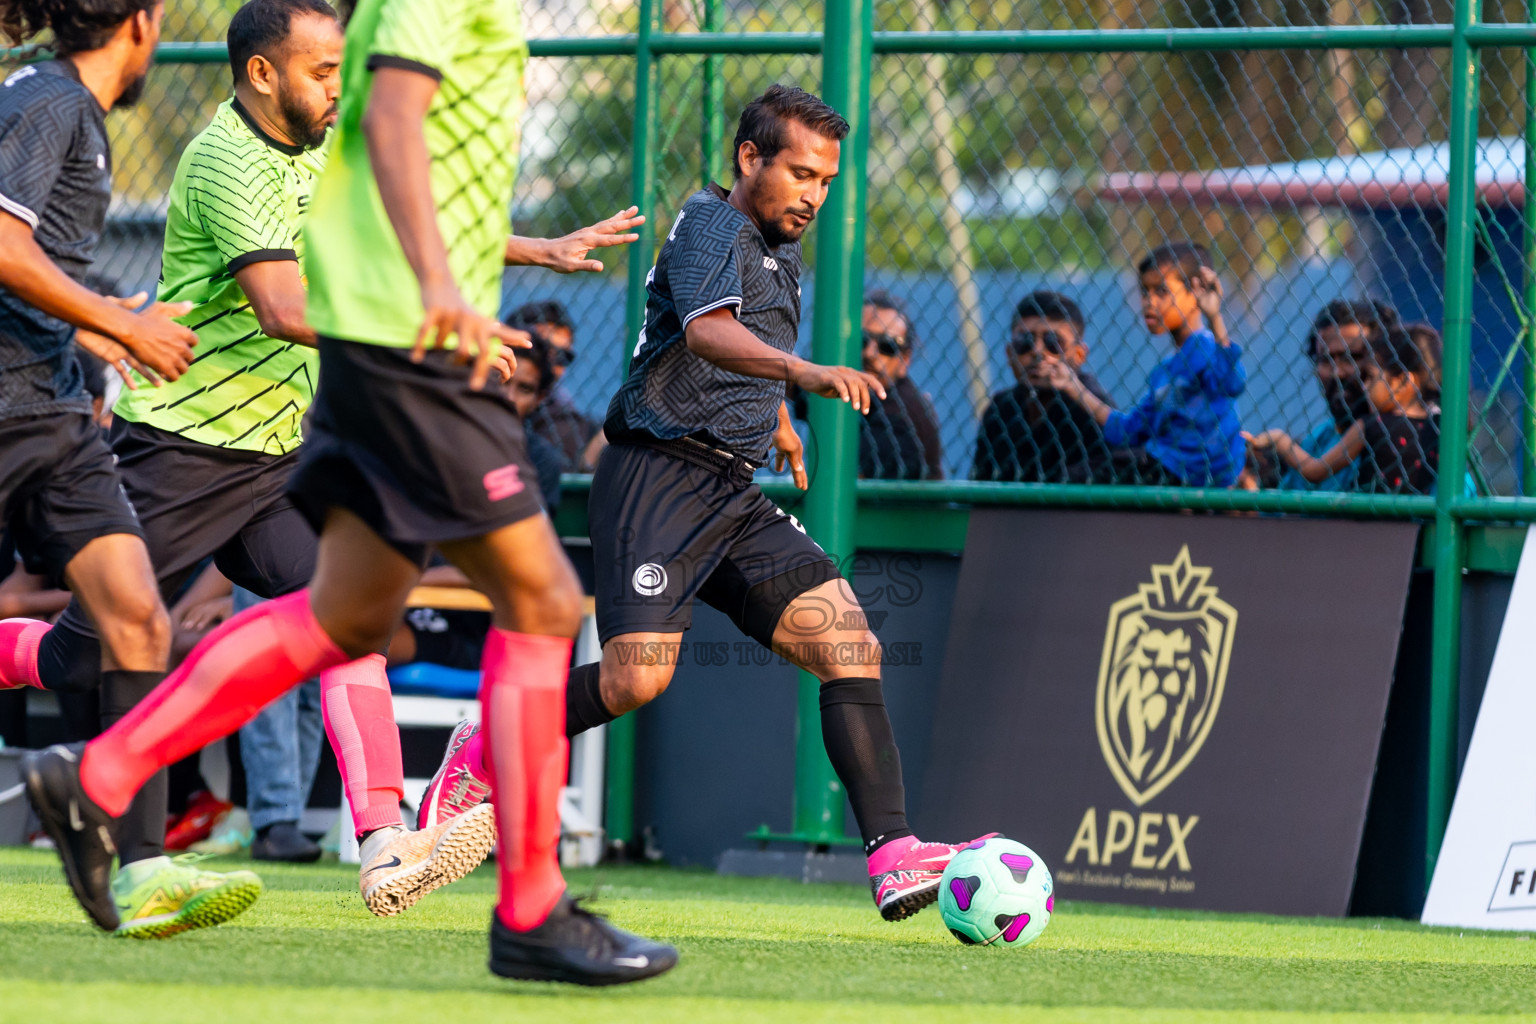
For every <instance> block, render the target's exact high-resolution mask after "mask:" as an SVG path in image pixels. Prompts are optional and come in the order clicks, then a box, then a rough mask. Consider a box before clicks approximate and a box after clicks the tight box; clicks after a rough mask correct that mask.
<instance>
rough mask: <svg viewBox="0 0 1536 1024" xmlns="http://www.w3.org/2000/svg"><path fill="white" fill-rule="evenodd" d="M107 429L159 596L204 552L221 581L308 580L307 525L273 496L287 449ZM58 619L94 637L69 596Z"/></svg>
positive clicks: (266, 591)
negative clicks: (276, 451) (272, 451)
mask: <svg viewBox="0 0 1536 1024" xmlns="http://www.w3.org/2000/svg"><path fill="white" fill-rule="evenodd" d="M110 436H111V441H112V452H113V454H115V455H116V456H117V470H118V474H119V475H120V476H121V477H122V481H123V488H124V490H125V491H126V492H127V495H128V498H129V500H130V501H132V502H133V507H134V508H135V509H136V510H137V511H138V514H139V521H140V523H141V524H142V526H143V532H142V534H141V535H142V536H143V538H144V543H145V544H146V545H147V546H148V548H149V559H150V562H151V563H152V564H153V565H154V567H155V578H156V579H157V580H158V581H159V584H160V595H161V597H162V599H163V600H165V601H166V602H167V603H169V602H171V601H172V600H174V599H175V597H176V595H177V594H178V593H179V592H180V591H181V589H182V587H183V586H184V585H185V584H186V583H187V581H188V579H189V578H190V577H191V576H192V575H193V573H195V572H196V571H197V570H198V567H199V566H200V565H201V564H202V563H203V562H204V561H205V560H206V559H208V558H210V557H211V558H212V559H213V562H214V564H215V565H216V566H218V568H219V571H220V572H222V573H223V574H224V575H225V576H227V577H229V579H230V581H231V582H233V583H234V584H235V585H237V586H241V587H244V588H245V589H246V590H249V591H251V592H252V593H254V594H256V595H258V596H260V597H265V598H271V597H281V596H282V595H284V594H290V593H292V592H293V591H295V590H299V589H300V588H302V587H305V586H307V585H308V584H309V578H310V577H311V576H313V575H314V572H315V551H316V540H315V531H314V530H313V529H311V528H310V525H309V523H308V522H307V521H306V520H305V519H304V517H303V516H302V515H300V514H299V511H298V509H296V508H294V507H293V504H292V503H291V502H289V500H288V498H287V496H286V495H285V494H284V493H283V489H284V488H285V487H286V486H287V484H288V478H289V477H290V476H292V475H293V470H294V467H295V466H296V465H297V464H298V455H297V453H289V454H287V455H265V454H262V453H260V452H248V451H242V450H240V449H236V448H216V447H214V446H213V445H208V444H202V443H200V442H198V441H189V440H187V439H186V438H184V437H181V436H180V435H178V434H173V433H171V432H170V431H166V430H160V429H158V428H156V427H151V426H148V425H147V424H143V423H133V422H130V421H128V420H124V419H121V418H119V419H117V420H116V421H114V422H113V424H112V430H111V435H110ZM62 622H63V623H64V624H66V625H68V626H69V628H70V629H73V630H75V631H76V632H78V633H83V634H85V635H86V636H91V635H94V632H95V631H94V630H93V629H92V628H91V622H90V619H89V618H88V617H87V616H86V614H85V612H84V610H83V609H81V607H80V605H79V602H71V603H70V606H69V607H68V608H67V609H66V610H65V612H64V618H63V620H62Z"/></svg>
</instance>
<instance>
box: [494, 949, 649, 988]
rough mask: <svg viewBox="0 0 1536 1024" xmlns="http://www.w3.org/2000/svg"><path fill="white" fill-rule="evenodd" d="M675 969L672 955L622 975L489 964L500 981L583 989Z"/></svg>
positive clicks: (516, 964) (639, 979)
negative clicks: (505, 979) (548, 982)
mask: <svg viewBox="0 0 1536 1024" xmlns="http://www.w3.org/2000/svg"><path fill="white" fill-rule="evenodd" d="M676 966H677V955H676V954H675V953H674V954H673V955H672V956H671V957H670V958H668V957H663V958H660V959H657V960H655V961H653V962H652V963H650V964H648V965H647V966H645V967H641V968H633V969H630V970H626V971H625V972H624V973H622V974H600V973H595V972H586V971H575V970H571V969H569V968H564V967H554V966H542V965H538V964H527V963H521V962H518V963H506V962H500V963H498V962H497V960H496V958H495V957H492V958H491V961H490V968H491V973H492V974H494V975H496V976H498V977H501V978H510V979H512V980H514V981H555V982H561V983H564V984H567V985H583V986H586V987H587V988H604V987H606V986H609V985H627V984H629V983H630V982H633V981H644V980H645V979H647V978H654V977H656V976H657V975H658V974H665V973H666V972H667V971H670V970H671V969H672V968H674V967H676Z"/></svg>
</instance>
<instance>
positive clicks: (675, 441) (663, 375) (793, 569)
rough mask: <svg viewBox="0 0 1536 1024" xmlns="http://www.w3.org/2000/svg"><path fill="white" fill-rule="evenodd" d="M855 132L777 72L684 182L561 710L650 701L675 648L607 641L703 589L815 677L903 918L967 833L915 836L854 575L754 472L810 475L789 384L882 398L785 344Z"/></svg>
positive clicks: (842, 774) (893, 903)
mask: <svg viewBox="0 0 1536 1024" xmlns="http://www.w3.org/2000/svg"><path fill="white" fill-rule="evenodd" d="M847 133H848V123H847V122H846V121H845V120H843V118H842V117H841V116H839V115H838V114H837V113H836V112H835V111H833V110H832V109H831V108H830V107H828V106H827V105H826V104H825V103H823V102H822V101H821V100H820V99H818V98H816V97H815V96H812V95H810V94H809V93H806V92H804V91H802V90H800V89H795V88H786V87H784V86H780V85H776V86H773V87H772V88H770V89H769V90H768V91H767V92H766V93H764V94H763V95H762V96H761V97H759V98H758V99H756V100H754V101H753V102H752V103H751V104H749V105H748V106H747V108H746V110H745V111H744V112H743V114H742V116H741V122H740V126H739V127H738V129H737V133H736V151H735V161H734V169H735V174H736V180H735V183H734V187H733V188H732V189H731V190H730V191H727V190H725V189H723V188H721V187H719V186H718V185H714V186H711V187H709V188H706V189H703V190H701V191H699V192H697V193H695V194H694V195H693V196H691V197H690V198H689V199H688V201H687V202H686V203H684V204H683V208H682V210H681V211H680V212H679V213H678V216H677V219H676V220H675V221H674V222H673V224H672V229H671V231H670V232H669V233H668V235H667V239H666V242H665V243H664V244H663V245H662V247H661V252H660V255H659V256H658V258H657V261H656V266H655V268H654V269H653V270H652V272H651V274H650V277H649V280H648V282H647V289H646V290H647V302H646V317H645V329H644V331H643V333H642V334H641V337H640V339H639V344H638V345H637V346H636V348H635V351H634V355H633V358H632V359H631V362H630V372H629V377H628V379H627V380H626V381H625V383H624V384H623V386H622V387H621V388H620V389H619V391H618V393H617V394H616V395H615V396H614V398H613V401H612V403H611V404H610V406H609V409H608V417H607V422H606V423H605V424H604V431H605V433H606V434H607V436H608V438H609V440H610V441H611V442H612V443H611V444H610V446H609V447H608V448H607V449H606V450H605V451H604V452H603V455H602V458H601V459H600V460H599V462H598V465H597V472H596V475H595V476H594V478H593V481H592V492H591V498H590V506H589V518H590V523H591V534H592V544H593V553H594V556H595V557H594V562H595V565H596V589H597V625H598V632H599V635H600V637H601V639H602V641H603V644H604V651H603V659H602V662H601V663H600V665H601V668H600V669H599V666H598V665H588V666H583V667H582V668H580V669H577V670H575V671H573V672H572V674H571V679H570V689H569V695H568V707H569V708H570V711H569V712H568V719H569V718H570V717H571V716H572V715H576V716H580V715H585V716H586V720H585V721H582V722H579V723H577V724H578V726H585V727H591V726H593V725H596V724H598V723H600V722H602V721H607V720H610V719H611V718H613V717H614V716H616V715H619V714H623V713H625V712H627V711H631V710H633V709H634V708H637V707H639V706H640V705H642V704H645V703H646V702H647V701H650V700H652V699H653V698H655V697H656V696H657V695H659V694H660V693H661V692H662V691H663V690H665V689H666V687H667V684H668V683H669V682H670V680H671V676H672V672H673V668H674V666H675V664H676V660H675V659H673V658H659V659H635V658H628V659H626V658H621V657H620V656H619V654H618V652H619V651H620V650H621V649H623V647H624V645H632V646H631V649H635V648H634V646H633V645H640V644H649V643H659V644H668V645H672V646H673V647H674V648H675V647H676V645H677V644H678V643H679V642H680V641H681V634H682V632H683V631H684V630H686V629H687V628H688V627H689V625H690V624H691V621H692V605H693V601H694V599H695V598H698V599H700V600H703V601H704V602H705V603H707V604H709V605H711V606H713V607H715V608H718V609H720V610H721V611H723V612H724V613H725V614H727V615H728V616H730V617H731V619H732V621H734V622H735V623H736V625H737V627H738V628H739V629H741V631H742V632H743V633H745V634H746V635H748V636H750V637H752V638H753V639H755V640H757V641H758V642H759V643H761V644H763V645H764V646H766V647H769V648H772V649H774V650H777V651H779V652H781V653H782V654H784V655H785V656H786V657H788V658H789V660H791V661H792V662H794V663H795V664H796V665H798V666H799V667H801V668H803V669H805V670H806V671H809V672H811V673H813V674H814V675H815V676H816V677H817V678H818V679H820V680H821V684H822V685H821V718H822V737H823V740H824V742H825V743H826V747H827V753H828V755H829V757H830V758H831V761H832V765H833V767H834V768H836V770H837V774H838V777H839V778H840V779H841V780H842V783H843V785H844V787H845V788H846V789H847V791H848V796H849V799H850V801H851V802H852V804H853V810H854V815H855V817H856V818H857V819H858V823H859V830H860V832H861V833H862V835H863V838H864V844H865V853H866V855H867V856H868V857H869V869H870V885H871V888H872V889H873V892H874V897H875V903H876V904H877V906H878V907H879V909H880V912H881V914H882V915H883V916H884V917H885V918H886V919H887V920H892V921H895V920H900V919H902V918H904V917H908V916H910V915H911V914H913V913H916V912H917V911H919V910H921V909H922V908H923V907H925V906H927V905H928V904H930V903H932V902H934V900H936V899H937V896H938V885H939V877H940V875H941V874H942V873H943V870H944V867H945V866H946V865H947V864H948V863H949V860H950V858H951V857H953V856H954V853H955V851H956V850H958V849H959V847H957V846H950V845H948V844H943V843H925V842H920V841H919V840H918V839H917V838H916V837H915V836H914V835H913V834H912V830H911V829H910V828H909V827H908V825H907V818H906V801H905V794H904V790H903V785H902V777H901V759H900V756H899V754H898V752H897V749H896V741H895V737H894V736H893V735H892V732H891V724H890V719H889V717H888V716H887V714H886V709H885V701H884V697H883V696H882V692H881V686H880V659H879V649H880V648H879V641H878V640H877V639H876V638H875V636H874V635H873V634H872V633H870V632H869V631H868V630H867V629H865V628H853V629H849V628H844V625H845V624H847V623H855V622H859V623H861V622H863V621H864V616H863V614H862V613H861V610H860V608H859V604H858V601H857V600H856V598H855V597H854V596H853V593H852V590H851V588H850V587H849V586H848V585H847V583H846V581H845V580H844V579H843V577H842V575H841V573H839V572H838V569H837V567H836V565H834V564H833V562H832V560H831V559H830V558H829V557H828V556H827V554H826V552H824V551H823V550H822V549H821V548H820V546H818V545H817V544H816V542H815V541H814V540H812V539H811V538H810V537H809V536H807V535H806V533H805V531H804V530H803V529H802V528H801V526H800V525H799V523H798V522H796V521H795V519H794V518H793V517H791V516H789V515H787V514H786V513H785V512H784V511H783V510H782V509H780V508H779V507H778V506H777V505H775V504H774V503H773V502H772V501H770V500H768V498H766V497H765V496H764V495H763V493H762V491H760V490H759V489H758V487H757V485H756V484H755V483H753V473H754V472H755V471H756V470H757V469H758V468H759V467H760V466H761V465H762V464H763V463H764V462H765V461H766V460H767V459H768V458H769V455H770V451H776V452H777V453H778V457H779V459H780V460H781V461H788V462H789V463H790V465H791V468H792V469H793V470H795V475H796V480H797V483H799V484H800V485H801V486H804V470H803V465H802V463H801V448H800V442H799V440H798V438H796V437H795V435H794V430H793V428H792V427H791V426H790V422H789V414H788V411H787V410H786V409H785V406H784V389H785V384H786V383H789V382H793V383H795V384H797V385H798V386H799V387H801V388H802V389H804V390H805V391H806V392H807V393H809V394H812V395H819V396H821V397H823V398H835V399H841V400H842V401H846V402H849V403H850V404H851V405H852V406H853V407H854V408H855V409H856V410H857V411H858V412H860V413H867V412H868V411H869V407H870V393H871V392H874V393H875V394H877V395H880V396H881V397H884V392H883V389H882V388H881V385H880V382H879V379H878V378H876V377H874V376H872V375H870V374H867V373H864V372H862V371H859V370H854V369H850V368H848V367H842V366H819V365H817V364H814V363H810V362H807V361H806V360H804V359H800V358H798V357H797V356H795V354H794V346H795V340H796V337H797V335H798V331H799V325H800V284H799V278H800V271H801V267H802V258H801V251H800V237H801V235H802V234H803V233H804V232H805V229H806V228H807V227H808V226H809V225H810V223H811V221H812V220H813V219H815V216H816V211H817V210H818V209H819V208H820V206H821V205H822V203H823V202H824V201H825V200H826V196H827V189H828V187H829V186H830V185H831V183H832V180H833V179H834V178H835V177H836V176H837V172H838V157H839V151H840V142H841V140H842V139H843V138H844V137H845V136H846V135H847ZM811 623H819V624H820V625H819V626H817V625H812V626H810V627H809V628H806V627H807V624H811ZM792 624H793V625H794V626H798V627H801V628H792ZM641 661H657V662H658V664H654V665H652V664H640V662H641Z"/></svg>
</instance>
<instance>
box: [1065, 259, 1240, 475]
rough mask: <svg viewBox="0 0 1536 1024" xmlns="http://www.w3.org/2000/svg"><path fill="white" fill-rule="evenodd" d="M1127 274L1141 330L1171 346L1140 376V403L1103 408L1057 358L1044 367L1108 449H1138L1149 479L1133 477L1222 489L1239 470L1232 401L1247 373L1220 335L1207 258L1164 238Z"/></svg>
mask: <svg viewBox="0 0 1536 1024" xmlns="http://www.w3.org/2000/svg"><path fill="white" fill-rule="evenodd" d="M1136 273H1137V275H1138V276H1139V278H1140V281H1141V317H1142V320H1143V321H1145V322H1146V325H1147V330H1148V331H1150V332H1151V333H1152V334H1154V335H1158V334H1164V333H1166V334H1168V335H1169V336H1170V338H1171V339H1172V341H1173V348H1174V351H1173V353H1172V354H1171V355H1169V356H1168V357H1167V358H1166V359H1164V360H1163V361H1162V362H1160V363H1158V364H1157V365H1156V366H1155V367H1153V368H1152V372H1151V373H1150V374H1149V375H1148V376H1147V391H1146V394H1145V395H1144V396H1143V397H1142V399H1141V401H1139V402H1137V403H1136V404H1135V405H1134V406H1132V407H1131V408H1129V409H1125V410H1120V409H1112V408H1110V406H1109V405H1108V404H1106V403H1105V402H1103V401H1102V400H1101V399H1099V398H1097V397H1095V396H1094V394H1093V393H1092V392H1091V391H1089V390H1088V389H1087V388H1085V387H1084V386H1083V384H1082V381H1080V380H1079V379H1078V378H1077V374H1076V373H1075V372H1073V370H1072V368H1071V367H1070V366H1069V365H1068V364H1067V363H1065V362H1058V363H1056V364H1055V365H1054V366H1052V367H1051V369H1050V372H1051V373H1052V374H1053V376H1054V380H1053V383H1054V386H1055V387H1056V388H1057V389H1058V390H1060V391H1061V392H1062V393H1063V394H1064V395H1066V396H1067V397H1068V398H1070V399H1071V400H1073V401H1075V402H1077V403H1078V404H1079V405H1081V406H1082V407H1083V408H1084V409H1085V410H1087V411H1088V412H1089V413H1090V414H1092V415H1093V417H1094V419H1096V420H1098V422H1099V424H1100V425H1101V426H1103V428H1104V439H1105V440H1106V441H1108V442H1109V443H1110V444H1111V445H1115V446H1117V447H1132V446H1134V447H1139V448H1140V449H1142V452H1143V456H1142V457H1141V458H1140V459H1138V461H1139V462H1140V463H1142V464H1143V466H1145V467H1146V468H1149V469H1150V470H1151V477H1152V479H1150V480H1148V479H1145V477H1146V476H1147V474H1146V473H1143V474H1141V475H1142V477H1143V481H1142V482H1149V483H1166V484H1185V485H1188V486H1191V487H1230V486H1232V485H1233V484H1234V483H1236V482H1237V478H1238V476H1239V475H1240V474H1241V473H1242V471H1243V457H1244V448H1245V444H1244V441H1243V436H1242V427H1241V425H1240V424H1239V423H1238V419H1237V410H1236V409H1235V408H1234V405H1233V399H1235V398H1237V396H1239V395H1241V394H1242V393H1243V388H1244V386H1245V385H1246V384H1247V377H1248V375H1247V373H1246V372H1245V371H1244V370H1243V367H1242V363H1241V361H1240V360H1241V358H1242V349H1241V348H1240V347H1239V346H1237V345H1236V344H1234V343H1233V342H1232V340H1231V339H1230V338H1229V337H1228V336H1227V327H1226V322H1225V320H1223V318H1222V315H1221V299H1222V288H1221V281H1220V279H1219V278H1217V276H1216V272H1215V271H1214V270H1212V269H1211V268H1210V254H1209V253H1208V252H1207V251H1206V250H1205V248H1204V247H1203V246H1199V245H1195V244H1194V243H1192V242H1173V243H1170V244H1168V245H1162V246H1158V247H1157V248H1156V249H1153V250H1152V252H1151V253H1149V254H1148V255H1147V257H1146V259H1144V260H1142V261H1141V263H1140V264H1138V265H1137V267H1136ZM1207 323H1209V325H1210V326H1209V327H1207V326H1206V325H1207Z"/></svg>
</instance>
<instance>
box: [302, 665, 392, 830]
mask: <svg viewBox="0 0 1536 1024" xmlns="http://www.w3.org/2000/svg"><path fill="white" fill-rule="evenodd" d="M320 710H321V711H322V712H323V714H324V716H325V734H326V735H327V736H329V737H330V740H331V749H332V750H334V751H335V752H336V763H337V764H338V765H339V766H340V767H341V786H342V789H343V790H345V791H346V794H347V803H348V804H349V805H350V806H351V808H352V825H353V828H354V829H355V830H356V831H357V834H358V835H362V834H363V833H364V832H372V831H373V830H375V829H380V828H384V827H386V826H389V825H401V824H404V822H403V821H402V820H401V818H400V800H401V798H402V797H404V796H405V769H404V767H403V766H402V765H401V761H400V730H399V728H397V727H396V725H395V704H394V701H392V700H391V699H390V696H389V678H388V677H387V676H386V675H385V674H384V655H382V654H370V655H368V656H367V657H366V658H358V659H357V660H356V661H354V662H350V663H348V664H346V665H339V666H337V667H336V668H333V669H331V670H330V671H328V672H322V673H321V674H320Z"/></svg>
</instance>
